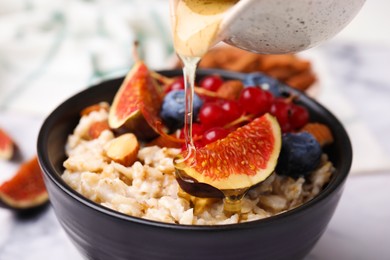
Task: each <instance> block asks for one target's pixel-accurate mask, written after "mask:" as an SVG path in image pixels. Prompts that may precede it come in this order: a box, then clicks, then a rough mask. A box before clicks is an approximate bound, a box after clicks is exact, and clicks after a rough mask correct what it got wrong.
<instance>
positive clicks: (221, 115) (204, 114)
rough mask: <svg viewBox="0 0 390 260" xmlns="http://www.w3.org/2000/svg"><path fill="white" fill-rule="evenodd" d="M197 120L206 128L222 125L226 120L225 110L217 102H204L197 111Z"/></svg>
mask: <svg viewBox="0 0 390 260" xmlns="http://www.w3.org/2000/svg"><path fill="white" fill-rule="evenodd" d="M199 121H200V122H201V124H203V125H204V126H205V127H206V128H210V127H214V126H223V125H225V124H227V123H229V122H228V119H227V118H226V116H225V111H224V110H223V108H222V107H221V106H220V105H219V104H217V103H205V104H204V105H203V106H202V107H201V108H200V111H199Z"/></svg>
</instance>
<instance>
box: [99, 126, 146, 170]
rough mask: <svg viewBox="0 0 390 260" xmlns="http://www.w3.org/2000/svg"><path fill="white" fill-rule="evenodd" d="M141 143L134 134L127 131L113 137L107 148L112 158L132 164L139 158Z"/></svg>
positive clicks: (123, 163)
mask: <svg viewBox="0 0 390 260" xmlns="http://www.w3.org/2000/svg"><path fill="white" fill-rule="evenodd" d="M139 148H140V145H139V142H138V140H137V137H136V136H135V135H134V134H131V133H127V134H123V135H121V136H118V137H117V138H115V139H113V140H112V141H111V142H110V143H109V145H108V146H107V148H106V155H107V157H108V158H110V159H111V160H113V161H115V162H117V163H120V164H122V165H124V166H131V165H132V164H133V163H134V162H135V161H136V160H137V154H138V151H139Z"/></svg>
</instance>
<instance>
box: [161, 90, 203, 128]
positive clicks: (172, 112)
mask: <svg viewBox="0 0 390 260" xmlns="http://www.w3.org/2000/svg"><path fill="white" fill-rule="evenodd" d="M202 105H203V101H202V100H201V99H200V97H199V96H198V95H197V94H194V96H193V115H194V116H193V117H194V118H197V116H198V112H199V109H200V107H201V106H202ZM184 116H185V93H184V90H173V91H171V92H169V93H168V94H167V95H166V96H165V97H164V100H163V103H162V107H161V111H160V117H161V118H162V120H163V122H164V124H165V125H166V126H168V127H169V129H172V130H173V129H178V128H182V127H183V126H184Z"/></svg>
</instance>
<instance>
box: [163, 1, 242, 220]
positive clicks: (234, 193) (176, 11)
mask: <svg viewBox="0 0 390 260" xmlns="http://www.w3.org/2000/svg"><path fill="white" fill-rule="evenodd" d="M237 2H238V1H237V0H214V1H210V0H172V1H171V8H172V9H173V10H172V12H171V13H172V27H173V38H174V46H175V50H176V52H177V54H178V55H179V57H180V59H181V61H182V62H183V65H184V67H183V75H184V79H185V81H184V82H185V118H184V136H185V141H186V146H187V149H188V153H187V157H186V158H176V159H175V166H176V165H177V164H178V162H179V161H180V162H182V161H183V160H184V161H185V160H187V159H188V158H190V157H191V155H192V154H193V153H196V149H195V146H194V143H193V140H192V121H193V96H194V88H195V74H196V68H197V65H198V63H199V61H200V60H201V57H202V56H203V55H204V54H205V53H206V52H207V51H208V49H209V48H210V47H212V46H213V45H215V44H216V43H217V41H218V39H217V33H218V29H219V25H220V22H221V20H222V18H223V15H224V13H225V12H226V11H227V10H228V9H229V8H230V7H232V6H233V5H234V4H236V3H237ZM176 174H177V175H178V177H179V178H180V179H181V180H183V181H184V182H187V183H192V182H193V181H191V180H190V179H189V178H187V177H188V176H187V175H186V174H185V172H183V170H182V169H178V168H177V167H176ZM246 191H247V189H237V190H229V191H222V192H223V194H224V196H225V198H224V210H225V214H226V215H229V216H230V215H233V214H236V213H240V212H241V202H242V198H243V197H244V195H245V194H246Z"/></svg>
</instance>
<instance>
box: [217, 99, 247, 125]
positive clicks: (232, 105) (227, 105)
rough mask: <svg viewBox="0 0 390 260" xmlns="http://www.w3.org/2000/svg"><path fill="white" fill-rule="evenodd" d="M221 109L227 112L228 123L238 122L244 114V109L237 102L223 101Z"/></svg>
mask: <svg viewBox="0 0 390 260" xmlns="http://www.w3.org/2000/svg"><path fill="white" fill-rule="evenodd" d="M221 107H222V109H223V110H224V111H225V114H226V115H225V116H226V118H227V120H226V121H228V122H232V121H234V120H236V119H237V118H239V117H240V116H241V115H242V114H243V110H242V107H241V105H240V103H238V101H236V100H223V101H221Z"/></svg>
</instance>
